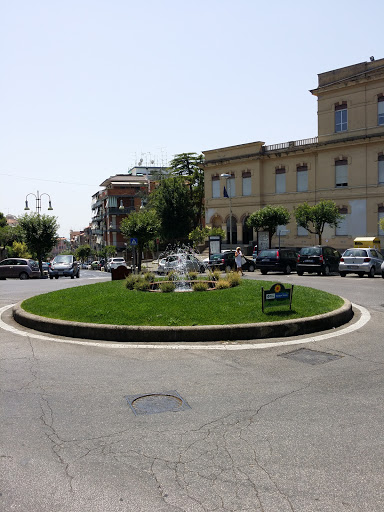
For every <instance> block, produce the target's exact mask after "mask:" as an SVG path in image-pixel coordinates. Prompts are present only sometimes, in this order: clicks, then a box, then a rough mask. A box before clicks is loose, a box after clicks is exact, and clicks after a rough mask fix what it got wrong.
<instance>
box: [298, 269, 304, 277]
mask: <svg viewBox="0 0 384 512" xmlns="http://www.w3.org/2000/svg"><path fill="white" fill-rule="evenodd" d="M296 273H297V275H298V276H302V275H303V274H304V272H303V271H302V270H297V271H296Z"/></svg>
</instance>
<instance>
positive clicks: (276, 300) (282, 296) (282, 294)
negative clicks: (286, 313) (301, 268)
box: [261, 283, 293, 313]
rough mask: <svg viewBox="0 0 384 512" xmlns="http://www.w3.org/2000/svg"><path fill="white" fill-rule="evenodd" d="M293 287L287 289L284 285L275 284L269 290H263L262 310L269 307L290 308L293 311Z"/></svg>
mask: <svg viewBox="0 0 384 512" xmlns="http://www.w3.org/2000/svg"><path fill="white" fill-rule="evenodd" d="M292 294H293V285H292V286H291V288H285V286H284V285H283V284H282V283H275V284H273V285H272V286H271V288H270V289H269V290H264V288H263V287H262V288H261V309H262V311H263V313H264V308H265V307H266V306H267V305H268V306H283V305H284V306H289V309H292Z"/></svg>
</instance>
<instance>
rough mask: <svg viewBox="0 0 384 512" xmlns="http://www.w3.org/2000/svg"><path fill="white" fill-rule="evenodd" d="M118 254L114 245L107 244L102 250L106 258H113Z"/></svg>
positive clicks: (103, 256) (101, 252)
mask: <svg viewBox="0 0 384 512" xmlns="http://www.w3.org/2000/svg"><path fill="white" fill-rule="evenodd" d="M115 254H116V247H115V246H114V245H106V246H105V247H103V248H102V249H101V251H100V256H101V257H102V258H104V259H106V260H107V259H108V258H113V256H115Z"/></svg>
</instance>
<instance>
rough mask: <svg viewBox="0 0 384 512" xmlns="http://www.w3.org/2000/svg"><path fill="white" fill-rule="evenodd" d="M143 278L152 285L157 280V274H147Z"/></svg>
mask: <svg viewBox="0 0 384 512" xmlns="http://www.w3.org/2000/svg"><path fill="white" fill-rule="evenodd" d="M143 277H144V279H145V280H146V281H149V282H150V283H153V282H154V280H155V274H154V273H153V272H145V273H144V274H143Z"/></svg>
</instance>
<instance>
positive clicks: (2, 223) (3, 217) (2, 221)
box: [0, 212, 7, 228]
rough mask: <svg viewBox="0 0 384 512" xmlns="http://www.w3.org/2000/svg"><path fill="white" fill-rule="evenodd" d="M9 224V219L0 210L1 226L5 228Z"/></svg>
mask: <svg viewBox="0 0 384 512" xmlns="http://www.w3.org/2000/svg"><path fill="white" fill-rule="evenodd" d="M6 225H7V219H6V218H5V216H4V213H2V212H0V228H3V227H4V226H6Z"/></svg>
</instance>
